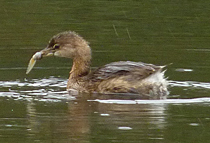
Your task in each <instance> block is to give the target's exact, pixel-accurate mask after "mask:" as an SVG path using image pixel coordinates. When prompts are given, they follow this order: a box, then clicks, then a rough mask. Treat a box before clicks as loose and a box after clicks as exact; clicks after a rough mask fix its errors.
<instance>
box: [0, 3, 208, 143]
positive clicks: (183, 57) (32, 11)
mask: <svg viewBox="0 0 210 143" xmlns="http://www.w3.org/2000/svg"><path fill="white" fill-rule="evenodd" d="M0 7H1V8H0V18H1V23H0V40H1V42H0V61H1V64H0V75H1V76H0V142H2V143H10V142H11V143H12V142H21V143H22V142H44V143H45V142H46V143H48V142H59V143H62V142H78V143H83V142H84V143H88V142H91V143H95V142H100V143H103V142H104V143H107V142H119V143H123V142H125V143H130V142H132V143H133V142H137V143H139V142H143V143H150V142H156V143H163V142H166V143H169V142H174V143H178V142H183V143H185V142H186V143H187V142H189V143H191V142H200V143H202V142H205V143H206V141H207V140H209V136H210V130H209V128H208V127H209V125H210V116H209V115H210V111H209V106H210V98H209V97H210V94H209V93H210V92H209V91H210V82H209V79H210V75H209V68H210V64H209V63H210V62H209V52H210V50H209V45H210V43H209V41H210V40H209V37H210V34H209V33H210V28H209V24H208V23H209V22H210V21H209V2H208V1H191V2H189V1H164V2H163V1H152V0H151V1H126V0H125V1H96V0H93V1H64V0H60V1H54V0H53V1H39V0H35V1H24V0H21V1H14V0H9V1H1V2H0ZM65 30H73V31H76V32H78V33H79V34H80V35H81V36H83V37H84V38H85V39H87V40H88V41H89V42H90V46H91V47H92V50H93V60H92V67H93V69H94V68H96V67H98V66H101V65H104V64H106V63H110V62H113V61H120V60H131V61H142V62H147V63H153V64H157V65H165V64H170V63H173V64H172V65H169V66H168V67H167V71H166V76H167V77H168V79H169V90H170V95H169V97H168V99H167V100H139V99H129V98H127V97H126V98H125V97H122V96H116V95H109V96H104V95H100V96H99V95H96V96H90V95H80V96H79V97H71V96H69V95H68V93H67V92H66V90H65V87H66V84H67V78H68V74H69V71H70V68H71V60H70V59H64V58H55V57H49V58H45V59H42V60H41V61H38V62H37V64H36V66H35V68H34V69H33V70H32V71H31V73H30V74H29V75H26V74H25V72H26V68H27V64H28V62H29V59H30V58H31V56H32V55H33V54H34V53H35V52H36V51H39V50H41V49H43V48H44V47H45V46H46V45H47V43H48V41H49V39H50V38H51V37H52V36H53V35H54V34H57V33H58V32H62V31H65Z"/></svg>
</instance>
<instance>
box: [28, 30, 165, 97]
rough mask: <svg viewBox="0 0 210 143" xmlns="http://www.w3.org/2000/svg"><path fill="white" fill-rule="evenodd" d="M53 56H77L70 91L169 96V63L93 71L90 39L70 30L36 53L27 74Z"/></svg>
mask: <svg viewBox="0 0 210 143" xmlns="http://www.w3.org/2000/svg"><path fill="white" fill-rule="evenodd" d="M50 55H54V56H59V57H66V58H71V59H73V66H72V69H71V71H70V76H69V80H68V84H67V90H68V91H69V93H70V94H78V93H80V92H86V93H103V94H111V93H130V94H137V95H139V96H144V97H147V98H152V99H163V98H166V96H167V95H168V90H167V81H166V79H165V78H164V71H162V70H163V68H164V67H165V66H155V65H153V64H146V63H142V62H131V61H120V62H113V63H110V64H107V65H104V66H103V67H100V68H98V69H96V70H95V71H93V72H91V71H90V63H91V49H90V47H89V45H88V42H87V41H86V40H84V39H83V38H82V37H81V36H79V35H78V34H76V33H75V32H71V31H66V32H62V33H59V34H57V35H55V36H53V37H52V39H51V40H50V42H49V44H48V46H47V47H46V48H45V49H43V50H42V51H40V52H37V53H36V54H34V56H33V57H32V59H31V61H30V63H29V67H28V70H27V73H29V72H30V70H31V69H32V67H33V65H34V64H35V61H36V60H38V59H41V58H42V57H45V56H50Z"/></svg>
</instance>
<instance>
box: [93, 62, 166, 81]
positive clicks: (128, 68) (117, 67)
mask: <svg viewBox="0 0 210 143" xmlns="http://www.w3.org/2000/svg"><path fill="white" fill-rule="evenodd" d="M162 68H164V66H155V65H153V64H146V63H142V62H131V61H120V62H113V63H110V64H107V65H105V66H103V67H101V68H98V69H97V70H95V71H94V72H93V73H92V74H91V75H90V79H91V80H92V81H95V82H98V81H99V82H100V81H103V80H108V79H112V78H117V77H120V76H127V77H129V78H131V77H132V80H133V79H136V80H141V79H144V78H146V77H148V76H149V75H151V74H154V73H155V72H157V71H160V70H162Z"/></svg>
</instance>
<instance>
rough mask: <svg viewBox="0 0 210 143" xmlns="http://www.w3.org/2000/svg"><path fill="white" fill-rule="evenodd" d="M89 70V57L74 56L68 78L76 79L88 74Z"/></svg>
mask: <svg viewBox="0 0 210 143" xmlns="http://www.w3.org/2000/svg"><path fill="white" fill-rule="evenodd" d="M89 72H90V58H86V59H84V58H80V57H77V58H74V59H73V66H72V69H71V71H70V76H69V80H72V79H78V78H81V77H84V76H86V75H88V74H89Z"/></svg>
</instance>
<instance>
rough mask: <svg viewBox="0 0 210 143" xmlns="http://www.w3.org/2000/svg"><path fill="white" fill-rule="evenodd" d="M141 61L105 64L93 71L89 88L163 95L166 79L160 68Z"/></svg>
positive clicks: (101, 91)
mask: <svg viewBox="0 0 210 143" xmlns="http://www.w3.org/2000/svg"><path fill="white" fill-rule="evenodd" d="M163 68H164V66H155V65H153V64H146V63H142V62H131V61H120V62H113V63H110V64H107V65H105V66H103V67H101V68H98V69H97V70H96V71H94V72H93V73H92V74H91V75H90V77H89V80H90V88H92V89H93V90H94V91H97V92H99V93H108V94H109V93H135V94H141V95H144V96H147V97H148V98H150V97H152V98H153V97H157V98H161V97H165V96H166V95H167V94H168V91H167V81H166V80H165V78H164V72H163V71H162V69H163Z"/></svg>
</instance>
